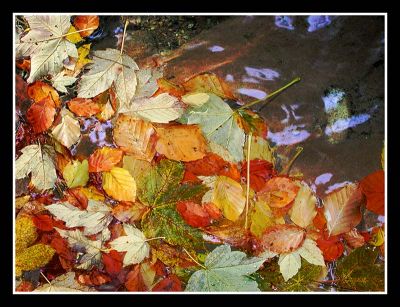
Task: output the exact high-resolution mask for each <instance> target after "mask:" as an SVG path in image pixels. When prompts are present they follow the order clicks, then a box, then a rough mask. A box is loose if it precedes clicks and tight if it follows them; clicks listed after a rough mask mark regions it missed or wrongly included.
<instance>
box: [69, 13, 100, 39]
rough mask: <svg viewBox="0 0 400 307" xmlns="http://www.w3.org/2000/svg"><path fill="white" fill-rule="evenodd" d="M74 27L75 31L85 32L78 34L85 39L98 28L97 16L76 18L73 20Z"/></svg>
mask: <svg viewBox="0 0 400 307" xmlns="http://www.w3.org/2000/svg"><path fill="white" fill-rule="evenodd" d="M74 26H75V27H76V29H77V30H86V31H82V32H79V34H80V35H81V36H82V37H87V36H89V35H90V34H92V33H93V31H94V30H96V29H97V28H98V27H99V16H94V15H89V16H84V15H80V16H76V17H75V18H74Z"/></svg>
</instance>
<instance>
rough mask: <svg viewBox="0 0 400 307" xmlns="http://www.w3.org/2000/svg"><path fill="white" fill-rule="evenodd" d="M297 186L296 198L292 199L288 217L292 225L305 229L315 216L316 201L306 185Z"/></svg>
mask: <svg viewBox="0 0 400 307" xmlns="http://www.w3.org/2000/svg"><path fill="white" fill-rule="evenodd" d="M299 186H300V190H299V191H298V192H297V196H296V198H295V199H294V202H293V206H292V208H291V209H290V212H289V216H290V219H291V220H292V221H293V223H295V224H296V225H298V226H300V227H303V228H306V227H307V226H308V225H310V224H311V223H312V221H313V219H314V217H315V216H316V215H317V210H316V204H317V202H318V201H317V198H316V197H315V196H314V194H313V193H312V190H311V189H310V187H309V186H308V185H306V184H305V183H299Z"/></svg>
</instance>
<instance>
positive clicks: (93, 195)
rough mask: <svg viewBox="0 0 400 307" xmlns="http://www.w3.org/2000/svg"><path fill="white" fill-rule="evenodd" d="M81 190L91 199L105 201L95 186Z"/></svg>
mask: <svg viewBox="0 0 400 307" xmlns="http://www.w3.org/2000/svg"><path fill="white" fill-rule="evenodd" d="M80 190H81V191H82V192H83V194H85V196H86V197H87V198H89V199H93V200H98V201H104V196H103V194H101V193H100V192H99V191H97V189H96V188H95V187H94V186H89V187H85V188H80Z"/></svg>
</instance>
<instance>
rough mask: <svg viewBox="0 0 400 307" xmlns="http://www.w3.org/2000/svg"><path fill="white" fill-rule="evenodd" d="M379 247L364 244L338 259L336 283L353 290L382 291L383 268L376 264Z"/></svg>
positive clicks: (381, 265)
mask: <svg viewBox="0 0 400 307" xmlns="http://www.w3.org/2000/svg"><path fill="white" fill-rule="evenodd" d="M378 253H379V249H378V248H372V247H371V246H368V245H364V246H362V247H359V248H356V249H354V250H353V251H352V252H351V253H350V254H349V255H348V256H347V257H343V258H342V259H341V260H339V261H338V264H337V267H336V278H337V279H338V285H339V286H340V287H343V288H347V289H349V290H350V289H351V290H353V291H384V280H385V268H384V265H383V264H377V263H376V260H377V257H378Z"/></svg>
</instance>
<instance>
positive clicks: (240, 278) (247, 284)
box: [185, 245, 265, 292]
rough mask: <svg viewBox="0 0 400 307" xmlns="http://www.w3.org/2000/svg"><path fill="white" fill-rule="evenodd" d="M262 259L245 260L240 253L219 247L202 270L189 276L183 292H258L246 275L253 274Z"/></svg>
mask: <svg viewBox="0 0 400 307" xmlns="http://www.w3.org/2000/svg"><path fill="white" fill-rule="evenodd" d="M264 261H265V259H264V258H258V257H253V258H247V257H246V254H245V253H243V252H240V251H233V252H232V251H231V248H230V246H228V245H221V246H218V247H217V248H215V249H214V250H213V251H212V252H211V253H210V254H208V256H207V258H206V260H205V262H204V266H203V269H201V270H199V271H196V272H195V273H193V274H192V276H190V279H189V281H188V283H187V286H186V289H185V291H201V292H211V291H260V289H259V288H258V285H257V282H256V281H254V280H252V279H250V278H249V277H248V276H247V275H249V274H251V273H254V272H255V271H257V270H258V268H259V267H260V266H261V265H262V264H263V262H264Z"/></svg>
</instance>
